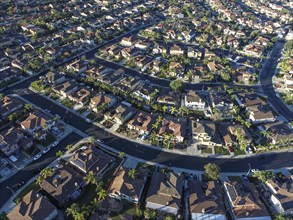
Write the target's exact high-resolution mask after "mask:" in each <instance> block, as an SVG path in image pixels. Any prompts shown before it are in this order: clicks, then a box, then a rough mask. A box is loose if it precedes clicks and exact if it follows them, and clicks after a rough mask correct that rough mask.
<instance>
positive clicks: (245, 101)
mask: <svg viewBox="0 0 293 220" xmlns="http://www.w3.org/2000/svg"><path fill="white" fill-rule="evenodd" d="M236 102H237V103H238V105H240V106H243V107H247V106H253V105H264V104H266V102H265V101H264V100H262V99H261V98H259V96H258V95H257V94H256V93H252V92H251V93H238V94H237V96H236Z"/></svg>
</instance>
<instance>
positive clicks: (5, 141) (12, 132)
mask: <svg viewBox="0 0 293 220" xmlns="http://www.w3.org/2000/svg"><path fill="white" fill-rule="evenodd" d="M22 138H24V135H23V133H22V132H21V131H20V130H19V129H17V128H14V127H12V128H9V129H6V130H3V131H1V132H0V151H1V152H2V153H3V154H4V155H5V156H7V157H9V156H11V155H13V154H14V153H17V152H18V150H19V145H18V143H19V141H20V140H21V139H22Z"/></svg>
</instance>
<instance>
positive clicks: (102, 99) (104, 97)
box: [91, 93, 115, 106]
mask: <svg viewBox="0 0 293 220" xmlns="http://www.w3.org/2000/svg"><path fill="white" fill-rule="evenodd" d="M113 99H115V97H113V96H112V95H109V94H105V93H99V94H97V95H95V96H94V97H92V98H91V104H92V105H95V106H99V105H102V104H104V103H105V104H108V103H110V102H111V101H112V100H113Z"/></svg>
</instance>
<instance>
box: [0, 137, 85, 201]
mask: <svg viewBox="0 0 293 220" xmlns="http://www.w3.org/2000/svg"><path fill="white" fill-rule="evenodd" d="M81 139H82V137H81V136H80V135H78V134H77V133H75V132H71V133H70V134H68V135H67V136H66V137H64V138H63V139H62V140H61V141H60V142H59V144H58V145H57V146H55V147H53V148H52V149H51V150H50V151H49V152H47V153H46V154H43V155H42V157H41V158H40V159H38V160H36V161H33V162H31V163H30V164H29V165H28V166H26V167H25V168H23V169H21V170H19V171H18V172H17V173H16V174H15V175H13V176H12V177H10V178H9V179H7V180H5V181H3V182H2V183H0V192H1V199H0V207H2V205H4V204H5V202H6V201H7V200H8V199H9V198H10V196H11V195H12V191H11V190H10V189H8V188H6V187H7V186H8V187H9V188H11V189H12V190H13V191H16V190H17V187H16V185H17V184H18V183H20V182H22V181H25V182H27V181H28V180H30V179H31V178H32V177H33V176H35V175H37V174H38V173H39V172H40V170H42V169H44V168H45V167H47V166H48V165H49V164H50V163H52V162H53V161H54V160H56V159H57V157H56V152H57V151H58V150H65V148H66V146H67V145H68V144H75V143H77V142H78V141H79V140H81Z"/></svg>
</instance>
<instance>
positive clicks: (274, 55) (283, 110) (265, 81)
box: [260, 41, 293, 122]
mask: <svg viewBox="0 0 293 220" xmlns="http://www.w3.org/2000/svg"><path fill="white" fill-rule="evenodd" d="M283 47H284V42H281V41H279V42H277V43H276V44H275V46H274V48H273V50H272V52H271V54H270V57H269V58H268V59H267V61H266V63H265V65H264V68H263V69H262V71H261V73H260V84H261V87H262V90H263V92H264V93H265V94H266V95H267V97H268V99H269V101H270V102H271V103H272V105H273V106H274V108H275V109H276V110H277V111H278V112H279V113H280V115H282V116H284V117H285V118H286V119H287V120H288V121H289V122H291V121H293V112H292V111H291V110H290V109H289V108H288V107H287V106H286V104H284V102H283V101H282V100H281V99H280V98H279V97H277V96H276V92H275V89H274V87H273V82H272V80H273V76H274V74H275V71H276V68H277V65H278V62H277V60H278V59H279V58H280V57H281V51H282V49H283Z"/></svg>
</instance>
